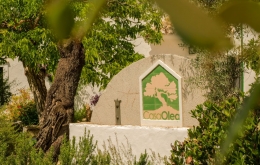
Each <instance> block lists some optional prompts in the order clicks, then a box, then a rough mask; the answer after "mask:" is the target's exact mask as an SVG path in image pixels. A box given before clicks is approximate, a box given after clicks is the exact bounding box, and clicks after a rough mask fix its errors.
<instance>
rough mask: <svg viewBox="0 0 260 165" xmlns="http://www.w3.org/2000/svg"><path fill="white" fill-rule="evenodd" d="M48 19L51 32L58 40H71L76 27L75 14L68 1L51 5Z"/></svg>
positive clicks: (61, 0)
mask: <svg viewBox="0 0 260 165" xmlns="http://www.w3.org/2000/svg"><path fill="white" fill-rule="evenodd" d="M47 19H48V23H49V26H50V28H51V30H52V31H53V33H54V34H55V36H56V37H57V38H58V39H64V38H69V36H70V33H71V30H72V28H73V25H74V14H73V10H72V9H71V7H70V6H69V2H68V1H67V0H60V1H55V2H53V3H51V4H49V6H48V10H47Z"/></svg>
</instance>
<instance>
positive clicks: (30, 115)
mask: <svg viewBox="0 0 260 165" xmlns="http://www.w3.org/2000/svg"><path fill="white" fill-rule="evenodd" d="M3 108H4V109H5V111H6V113H7V114H8V118H9V119H10V120H11V121H13V122H16V121H21V122H22V124H23V125H37V124H38V123H39V119H38V114H37V109H36V105H35V103H34V100H33V99H32V98H31V96H30V92H29V90H25V89H20V90H19V95H13V96H12V97H11V101H10V102H9V103H8V104H7V105H6V106H4V107H3Z"/></svg>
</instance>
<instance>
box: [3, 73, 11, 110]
mask: <svg viewBox="0 0 260 165" xmlns="http://www.w3.org/2000/svg"><path fill="white" fill-rule="evenodd" d="M12 85H14V82H11V83H10V82H9V81H8V79H7V78H4V75H3V72H1V73H0V93H1V96H0V97H1V98H0V105H4V104H5V103H8V102H9V100H10V97H11V96H12V93H11V91H10V89H11V86H12Z"/></svg>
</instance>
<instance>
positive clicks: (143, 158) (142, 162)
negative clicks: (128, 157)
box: [134, 150, 151, 165]
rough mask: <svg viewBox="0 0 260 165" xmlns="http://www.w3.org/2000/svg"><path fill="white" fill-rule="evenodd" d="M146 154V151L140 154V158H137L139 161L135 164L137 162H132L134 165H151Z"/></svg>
mask: <svg viewBox="0 0 260 165" xmlns="http://www.w3.org/2000/svg"><path fill="white" fill-rule="evenodd" d="M148 157H149V156H148V154H147V152H146V150H145V152H144V154H143V153H142V154H141V155H140V158H139V161H138V162H137V161H135V162H134V165H146V164H147V165H150V164H151V162H150V161H149V160H148Z"/></svg>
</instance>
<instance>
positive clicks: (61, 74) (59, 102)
mask: <svg viewBox="0 0 260 165" xmlns="http://www.w3.org/2000/svg"><path fill="white" fill-rule="evenodd" d="M59 52H60V60H59V63H58V66H57V70H56V74H55V79H54V82H53V84H52V85H51V87H50V89H49V91H48V93H47V98H46V106H45V111H44V124H43V125H42V126H41V128H40V132H39V134H38V137H37V143H36V145H35V146H36V148H41V149H42V150H43V151H44V152H47V151H48V150H49V149H50V148H51V147H52V148H53V150H54V158H55V157H57V156H58V154H59V151H60V145H61V142H62V139H63V138H64V136H65V135H67V137H68V135H69V123H70V122H71V121H72V119H73V115H74V108H73V107H74V96H75V94H76V90H77V87H78V83H79V80H80V74H81V71H82V68H83V66H84V64H85V54H84V49H83V45H82V43H80V42H76V41H70V42H69V43H67V44H66V45H65V44H64V45H60V46H59Z"/></svg>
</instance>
